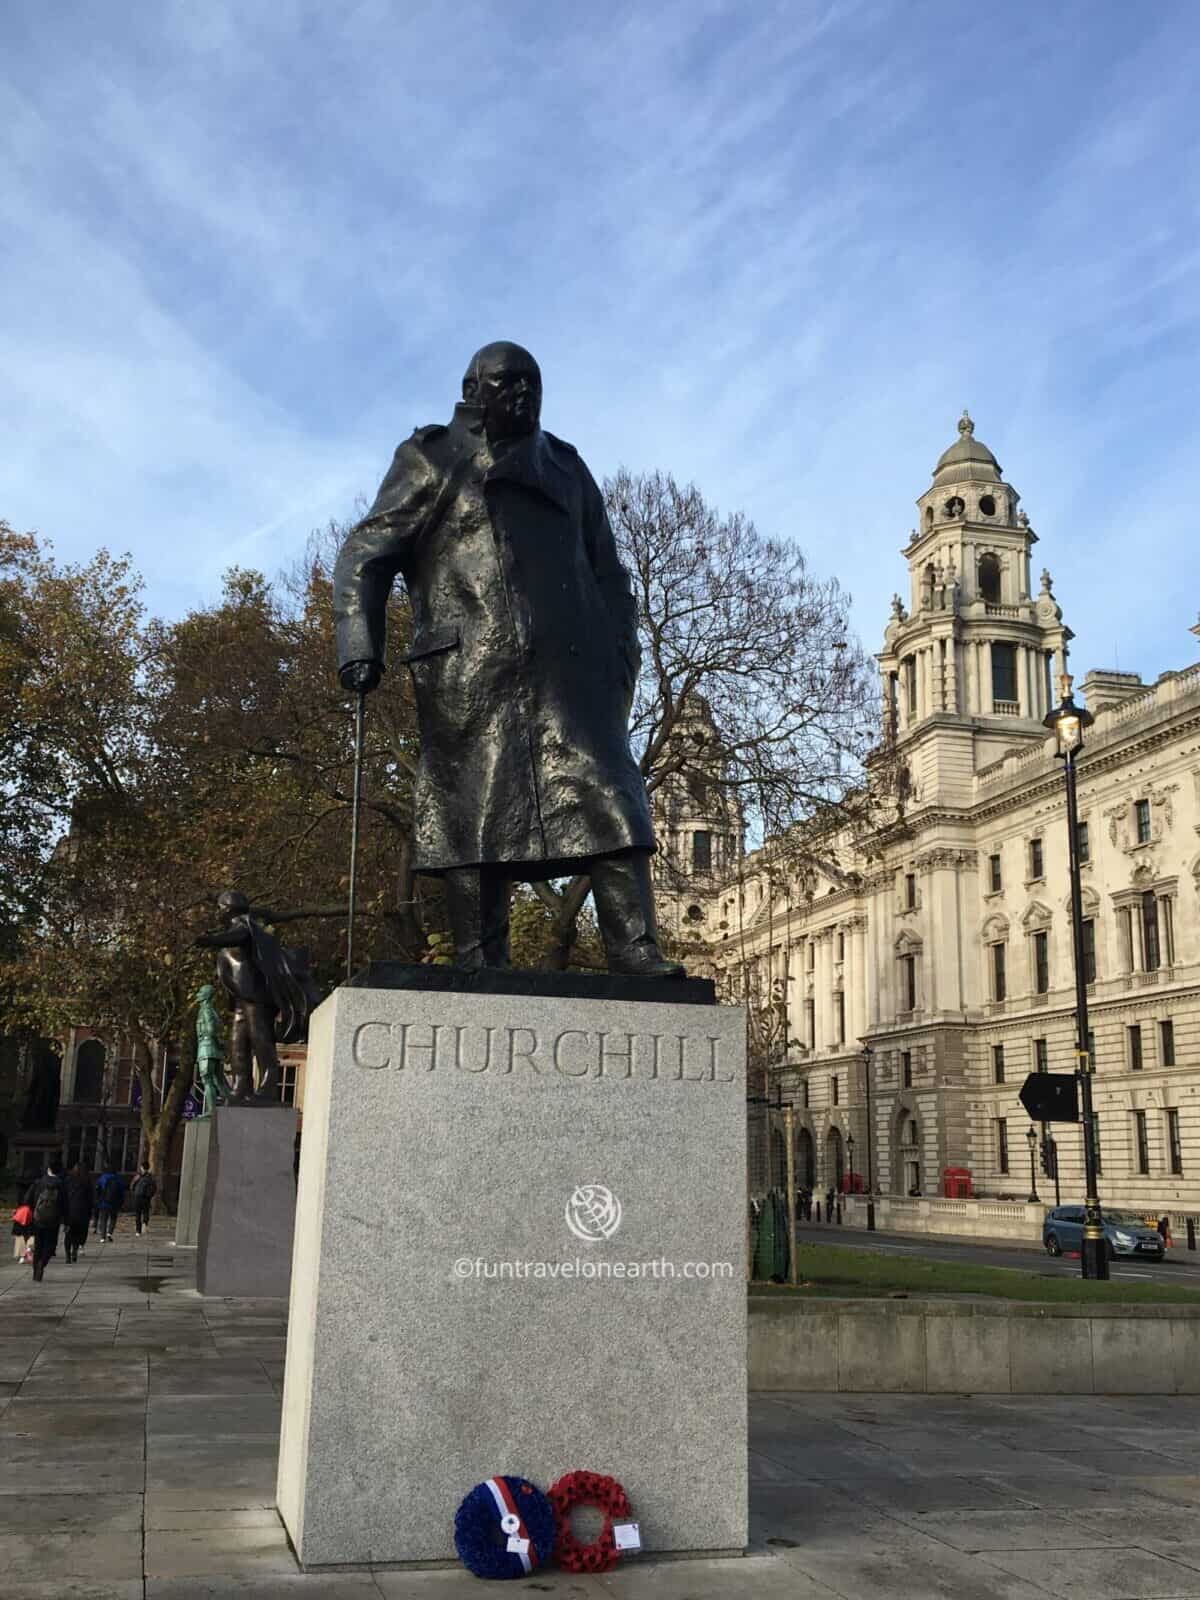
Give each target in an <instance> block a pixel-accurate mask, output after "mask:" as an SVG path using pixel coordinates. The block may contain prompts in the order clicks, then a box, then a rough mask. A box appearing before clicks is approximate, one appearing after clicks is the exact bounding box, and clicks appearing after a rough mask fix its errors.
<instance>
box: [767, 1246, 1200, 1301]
mask: <svg viewBox="0 0 1200 1600" xmlns="http://www.w3.org/2000/svg"><path fill="white" fill-rule="evenodd" d="M796 1265H797V1271H798V1273H799V1278H800V1282H799V1285H798V1287H797V1288H795V1289H793V1288H792V1287H791V1286H790V1285H789V1284H786V1283H782V1284H780V1283H755V1284H753V1285H752V1286H751V1290H750V1292H751V1294H755V1295H758V1294H790V1295H803V1296H805V1297H807V1298H814V1297H819V1296H823V1295H841V1296H848V1297H858V1296H871V1295H891V1294H911V1295H964V1294H973V1295H974V1294H982V1295H990V1296H992V1297H994V1298H995V1299H998V1300H1042V1301H1045V1302H1048V1303H1055V1304H1060V1303H1062V1302H1064V1301H1080V1300H1090V1301H1113V1302H1116V1303H1124V1304H1126V1305H1190V1306H1200V1289H1185V1288H1183V1287H1181V1286H1180V1285H1178V1284H1174V1283H1159V1282H1157V1281H1155V1282H1141V1283H1132V1282H1122V1281H1120V1280H1118V1279H1113V1280H1110V1281H1108V1282H1096V1281H1095V1280H1094V1279H1087V1278H1071V1277H1065V1276H1064V1277H1058V1276H1055V1277H1039V1276H1038V1275H1037V1273H1034V1272H1021V1271H1019V1270H1017V1269H1016V1268H1009V1267H977V1266H972V1265H971V1264H970V1263H969V1262H961V1263H960V1262H951V1261H921V1260H918V1259H916V1258H914V1257H912V1256H892V1255H872V1254H870V1253H869V1252H868V1251H866V1250H845V1249H842V1248H841V1247H840V1246H838V1245H826V1244H802V1245H800V1247H799V1248H798V1250H797V1252H796Z"/></svg>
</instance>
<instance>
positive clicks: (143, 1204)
mask: <svg viewBox="0 0 1200 1600" xmlns="http://www.w3.org/2000/svg"><path fill="white" fill-rule="evenodd" d="M129 1192H130V1195H131V1196H132V1198H133V1226H134V1231H135V1232H136V1233H139V1234H140V1233H141V1231H142V1229H143V1228H148V1227H149V1226H150V1202H151V1201H152V1200H153V1199H154V1196H155V1195H156V1194H157V1193H158V1179H157V1178H156V1177H155V1176H154V1174H153V1173H152V1172H151V1171H150V1168H149V1167H148V1166H146V1164H145V1162H143V1163H142V1165H141V1167H140V1168H139V1169H138V1175H137V1177H136V1178H135V1179H134V1180H133V1188H132V1189H131V1190H130V1191H129Z"/></svg>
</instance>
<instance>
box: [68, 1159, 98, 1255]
mask: <svg viewBox="0 0 1200 1600" xmlns="http://www.w3.org/2000/svg"><path fill="white" fill-rule="evenodd" d="M66 1197H67V1198H66V1203H67V1215H66V1223H67V1231H66V1234H65V1236H64V1238H63V1244H64V1245H65V1246H66V1251H67V1262H68V1264H70V1263H72V1262H75V1261H78V1260H79V1252H80V1251H81V1250H82V1249H83V1247H84V1245H85V1244H86V1243H87V1236H88V1223H89V1222H90V1221H91V1220H92V1180H91V1178H90V1177H89V1176H88V1175H87V1174H86V1173H85V1172H84V1170H83V1168H82V1167H81V1166H79V1165H76V1166H73V1167H72V1168H71V1170H70V1172H68V1173H67V1188H66Z"/></svg>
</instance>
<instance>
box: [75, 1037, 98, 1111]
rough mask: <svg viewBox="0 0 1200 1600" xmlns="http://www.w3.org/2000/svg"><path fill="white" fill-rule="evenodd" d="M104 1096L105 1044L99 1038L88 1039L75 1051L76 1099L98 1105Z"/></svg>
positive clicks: (87, 1103) (83, 1102)
mask: <svg viewBox="0 0 1200 1600" xmlns="http://www.w3.org/2000/svg"><path fill="white" fill-rule="evenodd" d="M103 1098H104V1046H103V1045H102V1044H101V1043H100V1040H99V1039H87V1040H85V1041H84V1043H83V1044H81V1045H80V1046H79V1049H78V1050H76V1052H75V1099H76V1100H77V1101H79V1102H80V1103H81V1104H83V1105H98V1104H99V1102H100V1101H101V1100H102V1099H103Z"/></svg>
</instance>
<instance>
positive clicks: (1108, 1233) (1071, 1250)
mask: <svg viewBox="0 0 1200 1600" xmlns="http://www.w3.org/2000/svg"><path fill="white" fill-rule="evenodd" d="M1101 1213H1102V1215H1103V1217H1104V1237H1105V1238H1106V1239H1107V1240H1108V1253H1109V1256H1110V1257H1111V1256H1140V1257H1141V1258H1142V1259H1143V1260H1144V1261H1161V1260H1162V1258H1163V1254H1164V1246H1163V1240H1162V1235H1161V1234H1160V1233H1159V1231H1158V1229H1157V1228H1151V1227H1150V1226H1149V1225H1148V1224H1147V1223H1146V1222H1145V1221H1144V1220H1143V1219H1142V1218H1141V1217H1139V1216H1135V1215H1134V1213H1133V1212H1132V1211H1105V1210H1104V1209H1103V1207H1102V1208H1101ZM1083 1218H1084V1210H1083V1207H1082V1206H1055V1208H1054V1210H1053V1211H1051V1212H1049V1213H1048V1214H1047V1216H1046V1220H1045V1222H1044V1223H1043V1225H1042V1243H1043V1244H1044V1245H1045V1246H1046V1249H1047V1250H1048V1251H1049V1252H1050V1254H1051V1255H1052V1256H1061V1255H1062V1254H1063V1253H1064V1252H1066V1253H1068V1254H1076V1253H1078V1252H1079V1251H1080V1250H1082V1248H1083Z"/></svg>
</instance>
